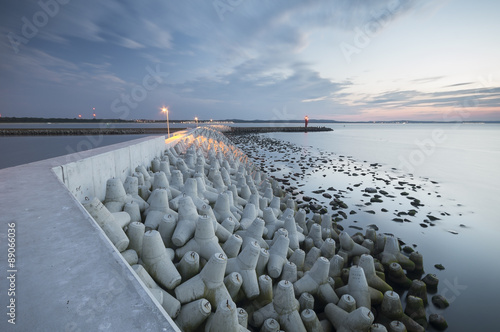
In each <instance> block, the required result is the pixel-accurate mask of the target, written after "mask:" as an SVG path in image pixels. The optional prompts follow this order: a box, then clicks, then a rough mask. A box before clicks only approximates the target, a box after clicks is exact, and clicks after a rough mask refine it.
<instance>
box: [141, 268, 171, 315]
mask: <svg viewBox="0 0 500 332" xmlns="http://www.w3.org/2000/svg"><path fill="white" fill-rule="evenodd" d="M132 269H133V270H134V272H135V273H136V274H137V275H138V276H139V278H140V279H141V280H142V282H143V283H144V284H145V285H146V287H148V288H149V290H150V291H151V293H152V294H153V296H154V297H155V298H156V300H158V302H159V303H160V304H161V305H162V307H163V309H165V311H166V312H167V314H168V315H169V316H170V317H172V318H173V319H174V318H175V317H177V315H178V314H179V312H180V310H181V303H180V302H179V301H178V300H177V299H176V298H175V297H173V296H172V295H170V294H169V293H167V292H166V291H164V290H163V289H162V288H160V286H158V284H157V283H156V282H155V281H154V280H153V278H151V276H150V275H149V274H148V272H147V271H146V270H145V269H144V267H143V266H142V265H139V264H136V265H133V266H132Z"/></svg>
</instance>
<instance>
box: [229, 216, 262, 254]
mask: <svg viewBox="0 0 500 332" xmlns="http://www.w3.org/2000/svg"><path fill="white" fill-rule="evenodd" d="M264 228H265V222H264V220H262V219H261V218H255V220H254V221H253V222H252V224H251V225H250V226H249V227H248V228H247V229H245V230H238V231H236V234H237V235H239V236H241V238H242V239H243V244H242V247H245V246H246V245H248V244H249V243H252V242H253V241H257V243H258V244H259V246H260V247H261V248H264V249H268V248H269V245H268V244H267V242H266V241H265V240H264V238H263V237H262V234H263V233H264Z"/></svg>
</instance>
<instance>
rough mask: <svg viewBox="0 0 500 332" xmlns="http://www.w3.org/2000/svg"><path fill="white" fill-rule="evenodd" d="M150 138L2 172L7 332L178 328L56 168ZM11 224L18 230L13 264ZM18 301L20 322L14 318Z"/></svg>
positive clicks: (0, 239)
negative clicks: (13, 310)
mask: <svg viewBox="0 0 500 332" xmlns="http://www.w3.org/2000/svg"><path fill="white" fill-rule="evenodd" d="M148 140H151V138H143V139H138V140H134V141H130V142H125V143H120V144H115V145H111V146H106V147H102V148H99V149H95V150H90V151H86V152H82V153H78V154H77V155H70V156H62V157H58V158H53V159H48V160H44V161H40V162H36V163H31V164H26V165H22V166H18V167H12V168H7V169H2V170H0V275H1V278H0V307H1V308H2V309H1V311H2V312H1V315H0V331H73V332H77V331H178V329H177V328H176V327H175V325H174V323H173V322H172V320H171V319H170V318H169V317H168V315H167V314H166V312H165V311H164V310H163V308H161V306H160V305H159V304H158V302H157V301H156V300H154V299H152V298H151V296H150V293H149V291H147V290H146V288H145V287H144V284H143V283H142V282H141V281H139V280H138V279H136V277H135V273H134V272H133V271H132V269H131V268H130V267H129V266H128V264H126V262H125V261H124V260H123V259H122V257H121V255H120V254H119V253H118V251H117V250H116V249H115V248H114V247H113V245H112V244H111V242H110V241H109V240H108V239H107V237H106V236H105V235H104V233H103V232H102V231H101V229H100V228H99V227H98V226H97V224H96V223H95V222H94V220H93V219H92V218H91V217H90V215H89V214H88V213H87V212H86V211H85V209H84V208H83V207H82V206H81V205H80V204H79V202H78V199H77V198H75V196H73V195H72V194H71V192H70V191H69V190H68V189H67V188H66V186H65V185H64V184H63V182H62V181H61V180H60V177H61V176H62V173H61V172H62V171H61V172H60V173H59V174H56V173H54V171H53V170H52V169H53V168H54V167H55V169H56V171H57V168H58V166H61V165H67V164H69V163H78V162H81V161H82V160H83V159H86V158H91V159H89V160H92V158H94V166H95V165H96V164H95V160H96V159H95V158H96V157H97V158H98V156H99V155H102V154H105V155H106V154H107V156H108V157H107V158H109V155H111V154H116V151H117V150H120V149H130V146H131V145H137V144H139V145H140V144H143V145H144V144H146V145H147V143H144V142H146V141H148ZM150 152H151V151H150ZM148 153H149V152H148ZM138 155H140V154H138ZM2 157H3V158H6V157H7V156H2ZM140 158H142V156H141V157H140ZM143 160H144V159H143ZM133 161H134V160H132V162H133ZM81 165H83V166H85V165H86V164H85V163H81ZM63 168H64V167H63ZM63 168H61V169H63ZM92 172H93V173H92V174H99V173H100V172H99V170H98V168H94V169H93V170H92ZM108 175H109V173H107V172H104V174H103V176H108ZM104 183H105V182H104ZM9 224H10V226H9ZM12 224H15V226H14V227H11V226H12ZM9 228H10V229H15V263H14V266H11V267H10V266H9V262H8V244H9V236H8V234H9V233H10V234H12V233H13V232H12V231H9ZM11 238H12V235H11ZM10 243H11V244H12V242H10ZM11 251H12V249H11ZM11 262H12V261H11ZM11 270H13V271H15V272H9V271H11ZM11 275H14V276H15V282H14V283H11V282H10V281H12V280H13V279H12V278H11V280H9V279H7V277H9V276H11ZM12 285H15V286H14V288H15V289H14V290H13V289H12ZM9 289H10V291H9ZM13 291H14V292H15V294H13ZM12 299H15V325H13V324H11V323H9V322H8V320H9V319H11V317H9V316H8V315H7V313H8V312H9V311H10V310H11V309H9V308H8V307H7V306H8V305H9V303H10V302H9V301H12Z"/></svg>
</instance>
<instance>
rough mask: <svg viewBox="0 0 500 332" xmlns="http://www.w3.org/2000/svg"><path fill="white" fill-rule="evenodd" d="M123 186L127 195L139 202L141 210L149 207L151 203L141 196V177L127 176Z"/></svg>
mask: <svg viewBox="0 0 500 332" xmlns="http://www.w3.org/2000/svg"><path fill="white" fill-rule="evenodd" d="M123 187H124V189H125V192H126V193H127V195H130V197H131V198H132V201H133V202H135V203H137V204H139V210H140V211H141V212H144V210H146V208H148V207H149V204H148V203H146V201H145V200H144V199H143V198H142V197H141V196H139V179H138V178H136V177H135V176H127V178H126V179H125V182H124V183H123Z"/></svg>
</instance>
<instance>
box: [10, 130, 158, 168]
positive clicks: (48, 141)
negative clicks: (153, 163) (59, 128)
mask: <svg viewBox="0 0 500 332" xmlns="http://www.w3.org/2000/svg"><path fill="white" fill-rule="evenodd" d="M146 136H148V135H87V136H5V137H0V156H1V157H0V169H1V168H7V167H13V166H18V165H22V164H27V163H31V162H35V161H39V160H44V159H48V158H54V157H59V156H64V155H67V154H70V153H75V152H82V151H86V150H89V149H94V148H98V147H102V146H106V145H110V144H116V143H121V142H125V141H130V140H133V139H138V138H141V137H146Z"/></svg>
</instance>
